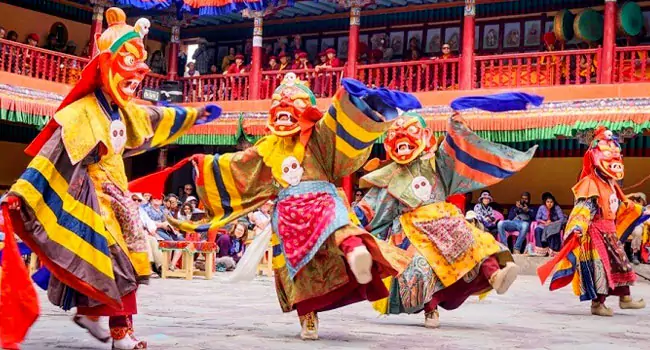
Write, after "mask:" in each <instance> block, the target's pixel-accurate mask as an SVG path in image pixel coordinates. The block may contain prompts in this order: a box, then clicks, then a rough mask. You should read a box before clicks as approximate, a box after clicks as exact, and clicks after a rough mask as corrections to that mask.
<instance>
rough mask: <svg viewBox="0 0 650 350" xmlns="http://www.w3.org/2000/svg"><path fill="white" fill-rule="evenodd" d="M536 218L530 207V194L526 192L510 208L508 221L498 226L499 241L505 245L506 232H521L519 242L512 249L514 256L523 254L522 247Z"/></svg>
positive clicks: (506, 240) (506, 241)
mask: <svg viewBox="0 0 650 350" xmlns="http://www.w3.org/2000/svg"><path fill="white" fill-rule="evenodd" d="M534 217H535V212H534V210H533V209H532V208H531V207H530V193H528V192H524V193H522V194H521V198H520V199H519V200H518V201H517V202H516V203H515V205H514V206H513V207H512V208H510V211H508V220H504V221H501V222H499V223H498V224H497V229H498V231H499V240H500V241H501V243H503V244H507V243H508V239H507V237H506V231H507V232H515V231H517V232H519V236H518V237H517V241H516V242H515V245H514V247H513V248H512V250H513V253H514V254H519V253H520V252H521V248H522V245H523V244H524V241H525V240H526V236H527V235H528V228H529V227H530V223H531V221H532V220H533V218H534Z"/></svg>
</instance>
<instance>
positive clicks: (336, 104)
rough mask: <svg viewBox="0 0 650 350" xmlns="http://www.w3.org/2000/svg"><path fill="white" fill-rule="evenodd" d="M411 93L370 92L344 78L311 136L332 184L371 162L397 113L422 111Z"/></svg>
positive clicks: (314, 148) (373, 90)
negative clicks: (371, 152) (374, 145)
mask: <svg viewBox="0 0 650 350" xmlns="http://www.w3.org/2000/svg"><path fill="white" fill-rule="evenodd" d="M420 107H421V106H420V103H419V102H418V100H417V99H416V98H415V97H413V96H412V95H410V94H406V93H402V92H398V91H392V90H386V89H368V88H366V87H365V86H364V85H363V84H361V83H360V82H358V81H356V80H353V79H343V83H342V86H341V88H339V89H338V91H337V92H336V94H335V95H334V98H333V99H332V104H331V106H330V107H329V109H328V111H327V113H325V116H324V117H323V118H322V119H321V120H319V121H318V123H317V124H316V127H315V132H314V134H312V137H311V140H310V142H311V143H312V144H311V147H312V149H313V150H315V151H316V152H315V153H317V154H318V156H319V157H320V161H321V164H323V165H324V166H325V169H326V170H327V171H329V173H330V174H331V176H332V179H331V180H332V181H336V179H339V178H342V177H344V176H346V175H350V174H352V173H354V172H355V171H357V170H358V169H359V168H361V166H363V163H364V162H365V161H366V160H367V159H368V156H369V154H370V151H371V149H372V145H373V144H374V143H375V141H377V140H378V139H379V138H380V137H381V136H382V135H383V134H384V132H385V131H386V130H387V129H388V128H389V127H390V126H391V125H392V120H393V119H394V118H396V117H397V110H398V108H399V109H402V110H409V109H415V108H420Z"/></svg>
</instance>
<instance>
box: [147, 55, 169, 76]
mask: <svg viewBox="0 0 650 350" xmlns="http://www.w3.org/2000/svg"><path fill="white" fill-rule="evenodd" d="M149 68H151V72H152V73H156V74H166V73H167V62H165V56H164V55H163V53H162V51H160V50H156V51H154V53H153V54H151V57H149Z"/></svg>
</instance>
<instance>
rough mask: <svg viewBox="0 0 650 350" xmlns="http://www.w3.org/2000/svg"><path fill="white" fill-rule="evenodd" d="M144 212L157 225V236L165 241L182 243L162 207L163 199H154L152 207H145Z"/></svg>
mask: <svg viewBox="0 0 650 350" xmlns="http://www.w3.org/2000/svg"><path fill="white" fill-rule="evenodd" d="M143 209H144V211H145V212H146V213H147V215H149V218H151V220H153V221H154V222H155V223H156V234H157V235H158V236H160V237H161V238H162V239H163V240H165V241H182V240H183V239H182V237H181V235H180V234H178V233H176V231H175V230H174V228H173V227H172V225H171V224H170V223H169V222H168V221H167V218H166V213H165V210H164V209H163V207H162V199H161V198H152V199H151V205H148V206H144V207H143Z"/></svg>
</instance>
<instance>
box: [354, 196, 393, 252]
mask: <svg viewBox="0 0 650 350" xmlns="http://www.w3.org/2000/svg"><path fill="white" fill-rule="evenodd" d="M357 208H358V209H359V211H360V212H361V213H362V214H363V215H362V216H363V218H364V219H366V220H367V224H366V226H365V228H366V230H367V231H368V232H370V233H371V234H372V235H373V236H375V237H376V238H378V239H381V240H387V239H388V238H389V237H388V231H389V228H390V227H391V226H392V225H393V221H394V220H395V219H397V218H399V215H400V209H399V202H398V201H397V200H396V199H395V198H393V197H392V196H391V195H390V194H389V193H388V190H386V189H385V188H378V187H373V188H371V189H370V190H368V192H367V193H366V194H365V196H363V199H362V200H361V201H359V204H358V205H357Z"/></svg>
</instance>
